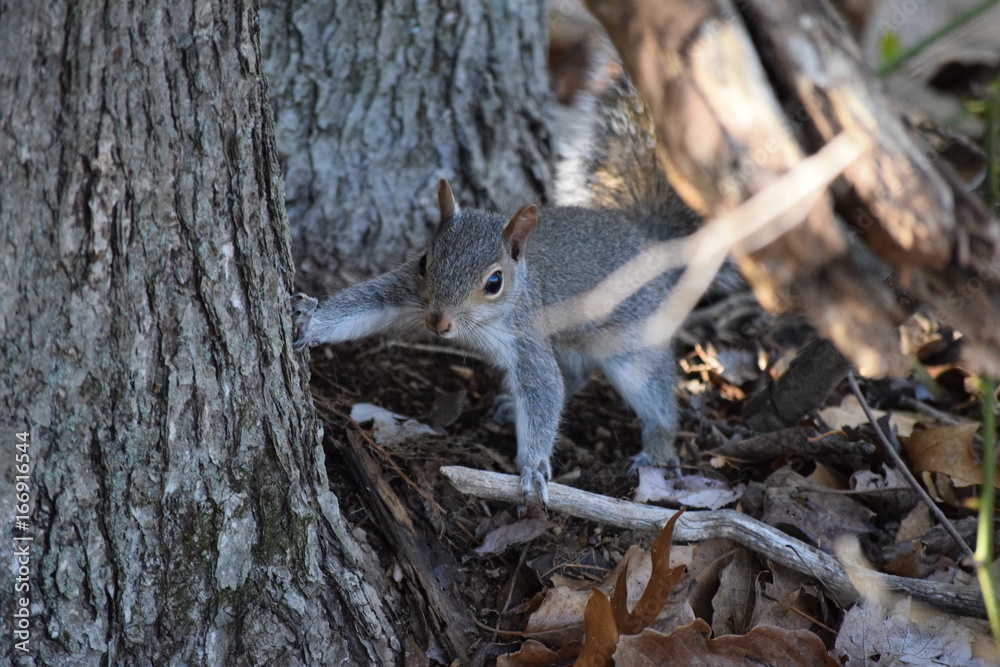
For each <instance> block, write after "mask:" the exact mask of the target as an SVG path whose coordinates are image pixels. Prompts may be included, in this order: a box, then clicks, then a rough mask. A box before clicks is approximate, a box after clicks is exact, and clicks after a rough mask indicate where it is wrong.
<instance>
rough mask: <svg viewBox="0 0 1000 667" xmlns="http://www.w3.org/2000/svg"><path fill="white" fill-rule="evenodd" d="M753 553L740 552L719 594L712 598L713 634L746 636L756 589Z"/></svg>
mask: <svg viewBox="0 0 1000 667" xmlns="http://www.w3.org/2000/svg"><path fill="white" fill-rule="evenodd" d="M750 565H751V560H750V552H749V551H747V550H746V549H739V550H738V551H737V552H736V555H735V556H734V557H733V560H732V562H731V563H729V565H727V566H726V567H725V568H723V570H722V574H721V575H720V576H719V591H718V592H717V593H716V594H715V597H713V598H712V611H713V613H712V632H714V633H715V635H716V636H720V635H734V634H743V633H744V632H746V630H747V628H748V627H749V625H750V622H749V621H750V613H751V611H752V610H753V603H754V586H753V571H752V569H751V566H750Z"/></svg>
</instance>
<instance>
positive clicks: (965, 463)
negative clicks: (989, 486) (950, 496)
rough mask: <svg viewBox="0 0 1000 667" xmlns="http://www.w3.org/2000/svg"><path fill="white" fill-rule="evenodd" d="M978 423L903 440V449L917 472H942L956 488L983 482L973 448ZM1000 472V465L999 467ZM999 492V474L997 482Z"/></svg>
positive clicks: (930, 430)
mask: <svg viewBox="0 0 1000 667" xmlns="http://www.w3.org/2000/svg"><path fill="white" fill-rule="evenodd" d="M978 430H979V423H978V422H970V423H968V424H956V425H954V426H937V427H935V428H929V429H927V430H925V431H917V432H915V433H914V434H913V435H911V436H910V437H908V438H900V441H901V443H902V445H903V450H904V451H905V452H906V455H907V456H909V457H910V462H911V463H912V464H913V468H914V470H916V471H917V472H939V473H944V474H946V475H948V476H949V477H951V479H952V481H953V483H954V484H955V486H971V485H973V484H982V483H983V465H982V461H980V459H979V456H978V455H977V453H976V452H975V451H973V448H972V441H973V436H974V435H975V434H976V432H977V431H978ZM997 470H998V471H1000V466H998V467H997ZM994 486H996V487H997V488H998V489H1000V474H998V475H997V477H996V482H995V483H994Z"/></svg>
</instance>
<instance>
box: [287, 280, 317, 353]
mask: <svg viewBox="0 0 1000 667" xmlns="http://www.w3.org/2000/svg"><path fill="white" fill-rule="evenodd" d="M291 305H292V346H293V347H294V348H295V350H296V351H297V352H301V351H302V350H303V349H304V348H305V347H306V345H307V344H308V342H309V325H310V324H312V316H313V313H314V312H315V311H316V306H318V305H319V301H317V300H316V299H314V298H312V297H311V296H309V295H307V294H303V293H302V292H299V293H298V294H296V295H295V296H293V297H292V299H291Z"/></svg>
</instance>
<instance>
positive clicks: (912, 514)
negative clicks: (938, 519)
mask: <svg viewBox="0 0 1000 667" xmlns="http://www.w3.org/2000/svg"><path fill="white" fill-rule="evenodd" d="M933 527H934V522H933V521H931V510H930V508H929V507H927V505H926V504H924V503H918V504H916V505H914V506H913V509H912V510H910V511H909V513H907V515H906V516H904V517H903V520H902V521H900V522H899V531H897V532H896V542H909V541H910V540H915V539H917V538H918V537H920V536H921V535H923V534H924V533H926V532H927V531H928V530H930V529H931V528H933Z"/></svg>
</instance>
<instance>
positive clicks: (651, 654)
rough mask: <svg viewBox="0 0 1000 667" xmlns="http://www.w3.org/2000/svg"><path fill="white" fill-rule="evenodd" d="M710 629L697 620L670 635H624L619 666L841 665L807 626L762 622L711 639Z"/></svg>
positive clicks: (617, 656) (617, 659)
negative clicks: (746, 630)
mask: <svg viewBox="0 0 1000 667" xmlns="http://www.w3.org/2000/svg"><path fill="white" fill-rule="evenodd" d="M711 634H712V629H711V628H710V627H708V623H706V622H705V621H703V620H701V619H698V620H696V621H695V622H694V623H691V624H689V625H685V626H684V627H682V628H678V629H677V630H675V631H674V632H672V633H670V634H669V635H664V634H662V633H659V632H656V631H654V630H644V631H643V632H642V633H640V634H638V635H635V636H622V638H621V640H620V641H619V643H618V650H617V651H615V656H614V657H615V663H616V664H618V665H710V666H712V667H736V666H739V667H751V666H753V667H758V666H759V665H762V664H764V665H773V666H782V667H785V666H787V667H796V666H798V665H802V666H805V665H809V666H813V665H825V666H827V667H839V666H838V665H837V662H836V661H835V660H834V659H833V658H831V657H830V655H829V654H828V653H827V652H826V648H825V647H824V646H823V641H822V640H821V639H820V638H819V637H817V636H816V635H815V634H813V633H811V632H807V631H805V630H782V629H780V628H771V627H767V626H761V627H759V628H754V629H753V630H751V631H750V632H749V633H747V634H745V635H742V636H735V635H727V636H725V637H719V638H718V639H711V638H710V635H711Z"/></svg>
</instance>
